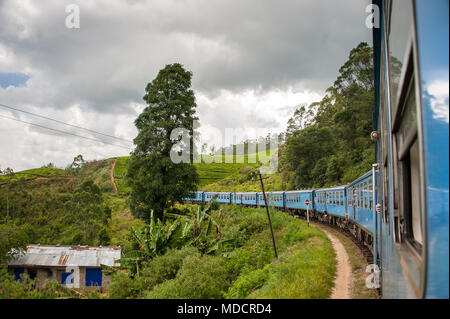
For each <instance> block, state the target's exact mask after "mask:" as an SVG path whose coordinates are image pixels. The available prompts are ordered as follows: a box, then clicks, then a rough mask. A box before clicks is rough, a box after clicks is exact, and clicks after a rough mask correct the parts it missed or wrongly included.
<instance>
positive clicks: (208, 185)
mask: <svg viewBox="0 0 450 319" xmlns="http://www.w3.org/2000/svg"><path fill="white" fill-rule="evenodd" d="M271 152H273V150H271ZM266 154H269V153H268V151H267V152H266ZM204 157H205V156H204ZM129 158H130V157H129V156H124V157H118V158H117V162H116V165H115V167H114V180H115V183H116V185H117V189H118V191H119V194H120V195H121V196H122V195H123V196H126V195H127V194H128V192H129V191H130V188H129V187H127V186H126V184H125V180H124V179H125V175H126V170H127V165H128V160H129ZM260 159H261V160H263V157H262V152H259V153H257V154H256V155H254V157H252V156H250V159H249V155H213V156H207V159H206V161H207V162H208V163H205V162H202V163H194V166H195V167H196V169H197V172H198V174H199V177H200V185H199V189H201V190H211V191H232V190H242V191H244V190H246V189H249V190H254V188H255V187H259V186H258V185H259V182H258V183H255V182H252V181H251V179H252V176H253V174H254V173H255V172H256V171H257V167H258V166H259V164H258V161H259V160H260ZM249 161H250V162H249ZM209 162H211V163H209ZM258 190H259V188H258Z"/></svg>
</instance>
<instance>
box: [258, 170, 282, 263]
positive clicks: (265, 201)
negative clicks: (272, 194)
mask: <svg viewBox="0 0 450 319" xmlns="http://www.w3.org/2000/svg"><path fill="white" fill-rule="evenodd" d="M258 174H259V181H260V182H261V188H262V192H263V196H264V203H265V204H266V205H265V206H266V212H267V219H268V220H269V226H270V233H271V234H272V244H273V252H274V253H275V258H278V254H277V246H276V245H275V237H274V236H273V229H272V221H271V220H270V213H269V203H268V202H267V198H266V192H265V191H264V183H263V180H262V177H261V172H260V171H258Z"/></svg>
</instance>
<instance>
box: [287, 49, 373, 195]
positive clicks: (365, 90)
mask: <svg viewBox="0 0 450 319" xmlns="http://www.w3.org/2000/svg"><path fill="white" fill-rule="evenodd" d="M373 110H374V82H373V53H372V48H371V47H369V46H368V45H367V43H365V42H362V43H360V44H359V45H358V46H357V47H356V48H354V49H352V50H351V51H350V55H349V58H348V60H347V61H346V62H345V63H344V65H343V66H342V67H341V68H340V69H339V75H338V77H337V79H336V81H335V82H334V84H333V86H331V87H329V88H328V89H327V91H326V95H325V96H324V98H323V99H322V100H321V101H320V102H315V103H312V104H311V105H310V106H309V108H305V106H300V107H299V108H298V109H297V110H296V111H295V113H294V116H293V117H292V118H291V119H290V120H289V121H288V129H287V132H286V136H287V141H286V145H285V146H284V148H283V149H282V152H281V153H282V155H281V160H280V162H281V165H280V167H281V169H282V170H283V172H284V175H285V176H289V178H290V188H309V187H322V186H330V185H333V184H337V183H346V182H349V181H351V180H352V179H354V178H356V177H358V176H359V175H361V174H363V173H365V172H366V171H367V170H369V169H370V164H371V163H372V160H373V145H372V142H371V140H370V137H369V136H370V131H371V128H372V126H371V124H372V112H373ZM312 114H315V115H312Z"/></svg>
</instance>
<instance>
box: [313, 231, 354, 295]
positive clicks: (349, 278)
mask: <svg viewBox="0 0 450 319" xmlns="http://www.w3.org/2000/svg"><path fill="white" fill-rule="evenodd" d="M314 226H316V227H317V228H320V230H322V231H323V232H324V233H325V234H326V235H327V237H328V239H330V241H331V245H332V246H333V249H334V251H335V253H336V260H337V265H336V278H335V279H334V287H333V290H332V291H331V296H330V298H329V299H351V298H352V293H351V287H352V283H353V275H352V265H351V263H350V259H349V257H348V254H347V251H346V250H345V247H344V245H342V243H341V241H340V240H339V239H338V238H337V237H336V236H334V235H333V234H332V233H330V232H329V231H327V230H326V229H324V227H320V226H319V225H317V224H315V225H314Z"/></svg>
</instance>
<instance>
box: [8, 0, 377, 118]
mask: <svg viewBox="0 0 450 319" xmlns="http://www.w3.org/2000/svg"><path fill="white" fill-rule="evenodd" d="M72 2H74V3H78V4H79V6H80V11H81V12H80V18H81V19H80V21H81V28H80V29H67V28H66V27H65V24H64V21H65V18H66V15H67V14H66V13H65V7H66V5H67V4H69V3H72ZM367 2H368V1H360V0H352V1H350V0H349V1H332V0H321V1H312V0H311V1H260V0H252V1H230V0H222V1H209V0H208V1H207V0H204V1H127V2H123V1H94V2H83V1H79V2H76V1H39V2H35V1H30V2H22V3H18V2H16V1H6V2H4V3H3V4H2V5H1V6H0V10H1V11H0V45H1V46H3V47H4V48H6V50H8V51H10V52H12V53H13V55H14V58H15V61H16V62H17V64H16V65H20V66H21V67H23V69H16V70H8V71H10V72H11V71H14V72H24V71H25V70H26V71H29V73H31V76H32V77H33V79H34V82H33V83H34V85H35V86H34V87H35V88H36V89H35V91H33V86H31V87H30V93H29V95H27V94H22V95H21V96H20V97H17V96H14V97H11V102H21V101H26V102H27V103H29V102H30V100H34V101H39V102H40V103H45V104H46V105H50V106H53V107H54V108H66V107H68V106H69V105H71V104H75V103H83V104H85V105H87V106H88V107H89V108H92V109H95V110H98V111H100V112H105V113H109V112H120V113H126V112H131V109H130V108H129V107H128V104H129V102H131V101H133V102H138V103H140V102H142V96H143V94H144V88H145V85H146V83H147V82H149V81H151V80H152V79H153V78H154V77H155V76H156V74H157V72H158V70H159V69H161V68H162V67H164V65H165V64H168V63H173V62H180V63H182V64H184V65H185V67H186V68H187V69H189V70H191V71H193V73H194V77H193V85H194V89H195V90H197V91H200V92H202V93H203V94H205V95H207V96H210V97H214V96H217V95H218V94H219V91H218V90H230V91H232V92H242V91H245V90H250V89H251V90H257V91H258V90H259V91H266V90H271V89H274V88H282V87H286V86H293V87H298V88H301V89H306V90H314V91H323V90H324V89H325V88H326V87H327V86H329V85H330V84H331V83H332V81H333V79H334V78H335V77H336V74H337V70H338V68H339V66H340V65H341V64H342V63H343V62H344V61H345V60H346V58H347V56H348V52H349V50H350V49H351V48H352V47H354V46H356V45H357V44H358V43H359V42H360V41H362V40H369V39H370V30H368V29H366V28H365V25H364V20H365V17H366V13H365V11H364V9H365V6H366V5H367ZM2 67H3V68H4V67H5V66H4V65H2V64H1V61H0V71H2V70H1V68H2ZM42 83H45V86H46V87H47V90H46V92H45V94H44V93H42V92H39V90H38V87H41V86H42V85H44V84H42ZM31 92H32V93H31ZM32 94H33V95H32Z"/></svg>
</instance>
